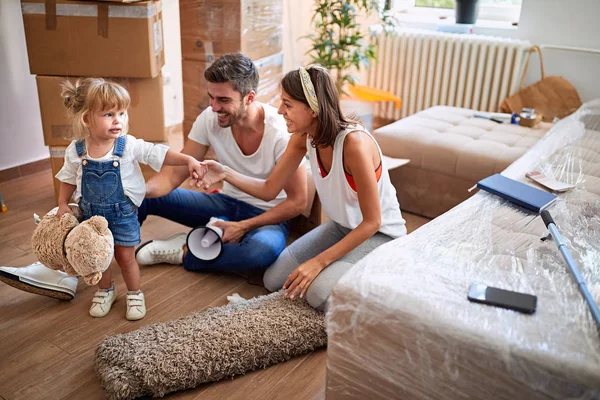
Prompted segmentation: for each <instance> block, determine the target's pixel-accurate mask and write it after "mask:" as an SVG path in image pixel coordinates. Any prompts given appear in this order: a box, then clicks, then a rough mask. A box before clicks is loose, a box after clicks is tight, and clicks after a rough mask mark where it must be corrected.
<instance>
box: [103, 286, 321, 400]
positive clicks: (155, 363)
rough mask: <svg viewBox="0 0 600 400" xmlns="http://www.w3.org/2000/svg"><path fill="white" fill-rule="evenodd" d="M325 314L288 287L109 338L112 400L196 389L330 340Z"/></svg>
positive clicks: (106, 377)
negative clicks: (293, 295)
mask: <svg viewBox="0 0 600 400" xmlns="http://www.w3.org/2000/svg"><path fill="white" fill-rule="evenodd" d="M326 343H327V335H326V333H325V324H324V318H323V314H322V313H321V312H319V311H316V310H315V309H313V308H312V307H310V306H309V305H308V304H307V303H306V302H304V301H298V300H297V301H291V300H289V299H288V298H285V297H284V296H283V293H282V292H277V293H272V294H270V295H266V296H261V297H257V298H254V299H250V300H247V301H242V302H235V303H232V304H229V305H227V306H223V307H216V308H211V309H208V310H205V311H202V312H198V313H194V314H191V315H190V316H188V317H185V318H181V319H177V320H174V321H169V322H164V323H157V324H152V325H148V326H145V327H142V328H140V329H138V330H135V331H132V332H129V333H126V334H120V335H114V336H109V337H107V338H106V339H104V340H103V341H102V342H101V343H100V345H99V346H98V349H97V350H96V356H95V360H94V364H95V370H96V373H97V374H98V377H99V378H100V381H101V384H102V387H103V388H104V390H105V391H106V392H107V395H108V398H109V399H134V398H136V397H139V396H143V395H153V396H155V397H162V396H164V395H165V394H167V393H170V392H174V391H177V390H184V389H189V388H193V387H196V386H198V385H200V384H202V383H205V382H212V381H218V380H220V379H223V378H229V377H233V376H234V375H240V374H244V373H245V372H247V371H252V370H255V369H258V368H265V367H268V366H270V365H273V364H276V363H279V362H282V361H286V360H288V359H290V358H292V357H295V356H298V355H301V354H305V353H308V352H310V351H312V350H314V349H317V348H319V347H323V346H325V345H326Z"/></svg>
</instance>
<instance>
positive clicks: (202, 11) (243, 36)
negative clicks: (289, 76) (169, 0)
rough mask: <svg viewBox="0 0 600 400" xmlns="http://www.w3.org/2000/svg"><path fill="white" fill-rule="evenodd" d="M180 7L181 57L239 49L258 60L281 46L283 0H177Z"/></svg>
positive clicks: (198, 58) (206, 57) (200, 57)
mask: <svg viewBox="0 0 600 400" xmlns="http://www.w3.org/2000/svg"><path fill="white" fill-rule="evenodd" d="M179 10H180V12H179V14H180V24H181V25H180V26H181V53H182V56H183V58H184V59H187V60H196V61H207V62H212V61H214V59H216V58H218V57H220V56H222V55H223V54H225V53H231V52H235V51H241V52H243V53H244V54H246V55H247V56H248V57H250V58H251V59H253V60H258V59H260V58H263V57H266V56H268V55H270V54H274V53H277V52H280V51H282V50H283V0H179Z"/></svg>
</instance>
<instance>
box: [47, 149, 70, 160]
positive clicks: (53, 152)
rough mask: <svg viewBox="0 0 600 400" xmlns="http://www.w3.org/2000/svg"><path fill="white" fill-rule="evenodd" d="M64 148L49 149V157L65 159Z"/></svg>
mask: <svg viewBox="0 0 600 400" xmlns="http://www.w3.org/2000/svg"><path fill="white" fill-rule="evenodd" d="M66 150H67V148H66V147H50V157H52V158H65V151H66Z"/></svg>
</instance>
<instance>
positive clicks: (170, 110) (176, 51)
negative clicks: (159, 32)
mask: <svg viewBox="0 0 600 400" xmlns="http://www.w3.org/2000/svg"><path fill="white" fill-rule="evenodd" d="M162 3H163V11H162V12H163V35H164V43H165V65H164V67H163V68H162V72H163V80H164V103H165V125H166V126H171V125H176V124H180V123H181V122H183V86H182V78H181V35H180V32H179V0H163V2H162Z"/></svg>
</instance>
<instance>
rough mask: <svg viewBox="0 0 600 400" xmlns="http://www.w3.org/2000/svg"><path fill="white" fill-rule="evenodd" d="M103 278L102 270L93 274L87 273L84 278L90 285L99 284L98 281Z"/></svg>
mask: <svg viewBox="0 0 600 400" xmlns="http://www.w3.org/2000/svg"><path fill="white" fill-rule="evenodd" d="M101 278H102V272H94V273H92V274H89V275H86V276H84V277H83V280H84V281H85V283H87V284H88V285H90V286H94V285H97V284H98V282H100V279H101Z"/></svg>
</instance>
